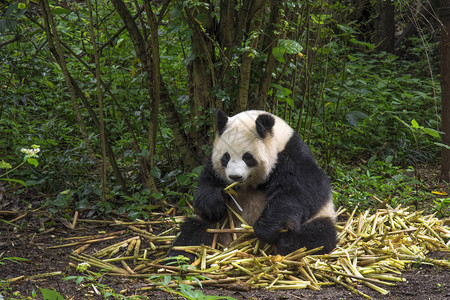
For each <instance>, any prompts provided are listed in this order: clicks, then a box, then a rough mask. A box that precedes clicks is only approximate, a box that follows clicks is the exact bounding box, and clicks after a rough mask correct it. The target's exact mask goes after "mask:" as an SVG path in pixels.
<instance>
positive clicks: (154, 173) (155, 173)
mask: <svg viewBox="0 0 450 300" xmlns="http://www.w3.org/2000/svg"><path fill="white" fill-rule="evenodd" d="M150 175H152V176H153V177H155V178H156V179H160V178H161V170H160V169H159V168H158V167H157V166H154V167H153V168H151V170H150Z"/></svg>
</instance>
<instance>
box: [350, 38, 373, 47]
mask: <svg viewBox="0 0 450 300" xmlns="http://www.w3.org/2000/svg"><path fill="white" fill-rule="evenodd" d="M349 41H350V43H352V44H355V45H360V46H364V47H367V48H369V50H372V49H374V48H375V45H373V44H371V43H366V42H361V41H358V40H357V39H355V38H351V39H350V40H349Z"/></svg>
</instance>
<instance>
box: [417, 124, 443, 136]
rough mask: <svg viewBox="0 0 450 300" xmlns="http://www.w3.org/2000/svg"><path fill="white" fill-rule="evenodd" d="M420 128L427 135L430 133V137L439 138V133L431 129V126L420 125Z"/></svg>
mask: <svg viewBox="0 0 450 300" xmlns="http://www.w3.org/2000/svg"><path fill="white" fill-rule="evenodd" d="M420 129H422V131H423V132H425V133H426V134H428V135H431V136H432V137H435V138H439V137H440V136H441V135H440V134H439V131H437V130H434V129H431V128H426V127H422V126H421V127H420Z"/></svg>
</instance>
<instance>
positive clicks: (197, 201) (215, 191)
mask: <svg viewBox="0 0 450 300" xmlns="http://www.w3.org/2000/svg"><path fill="white" fill-rule="evenodd" d="M226 185H227V183H226V182H225V181H223V180H221V179H220V178H219V177H217V175H216V172H215V171H214V167H213V164H212V161H211V158H210V159H209V160H208V162H207V163H206V164H205V168H204V169H203V171H202V174H201V175H200V177H199V179H198V186H197V189H196V190H195V195H194V210H195V213H196V214H197V216H200V217H201V218H202V219H203V220H206V221H208V222H218V221H219V220H221V219H223V217H224V216H225V214H226V206H225V203H226V195H225V192H224V191H223V189H224V187H225V186H226Z"/></svg>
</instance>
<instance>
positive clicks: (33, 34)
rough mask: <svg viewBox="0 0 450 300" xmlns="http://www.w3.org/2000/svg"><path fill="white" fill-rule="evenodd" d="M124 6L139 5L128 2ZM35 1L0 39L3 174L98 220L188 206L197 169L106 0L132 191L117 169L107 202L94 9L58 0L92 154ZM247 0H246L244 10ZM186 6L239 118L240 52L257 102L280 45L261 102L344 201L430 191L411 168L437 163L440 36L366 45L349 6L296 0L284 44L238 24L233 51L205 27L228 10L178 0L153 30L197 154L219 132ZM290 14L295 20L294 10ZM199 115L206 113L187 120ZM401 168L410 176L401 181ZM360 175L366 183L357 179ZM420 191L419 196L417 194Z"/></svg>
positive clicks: (105, 72) (285, 19) (105, 36)
mask: <svg viewBox="0 0 450 300" xmlns="http://www.w3.org/2000/svg"><path fill="white" fill-rule="evenodd" d="M127 4H130V6H129V7H130V10H132V9H131V7H132V5H131V2H130V3H127ZM33 5H34V4H33V3H32V2H30V3H28V2H26V4H25V3H22V2H19V1H12V2H10V4H9V5H8V6H7V7H6V9H5V12H4V13H3V15H2V16H1V17H0V33H2V37H1V39H2V40H1V42H3V41H7V40H8V39H10V38H13V37H14V36H16V35H18V36H20V42H12V43H8V44H5V45H4V46H2V47H0V82H2V89H0V128H2V134H1V135H0V168H1V169H2V170H6V173H3V172H2V175H0V177H1V178H0V180H3V181H5V180H7V181H8V184H16V187H21V186H23V187H25V186H26V187H27V188H28V189H33V190H35V191H37V192H39V193H43V194H45V195H46V197H47V200H46V203H47V204H48V205H49V207H50V209H51V212H52V213H58V212H65V211H67V210H69V211H70V210H71V209H76V210H80V209H88V208H90V209H94V210H95V211H97V212H98V213H100V214H109V213H111V212H114V213H118V214H121V215H127V216H128V217H129V218H131V219H135V218H149V217H151V213H152V211H153V210H154V209H155V207H156V206H160V205H159V204H163V205H164V204H165V203H176V204H177V206H178V207H181V208H183V209H189V207H190V206H189V203H190V202H191V201H192V197H193V190H194V189H195V186H196V182H197V178H198V175H199V174H200V171H201V167H199V168H197V169H194V170H187V169H186V168H185V166H183V164H182V161H183V157H181V154H180V153H178V152H177V146H176V139H175V136H174V133H173V132H172V130H171V129H170V127H169V126H168V124H167V122H168V120H167V113H166V112H165V110H164V109H163V108H164V106H162V105H161V108H160V109H161V111H160V115H159V118H158V120H150V104H151V101H152V99H149V86H148V82H147V74H146V73H145V72H144V68H143V65H142V62H141V61H140V60H139V59H137V57H136V53H135V49H134V47H133V43H132V41H131V39H130V36H129V34H128V33H127V32H119V30H121V27H122V26H123V22H122V20H121V19H120V17H119V16H118V14H117V13H116V12H115V11H114V8H113V6H112V4H111V3H109V2H106V3H105V4H104V5H99V6H96V7H95V9H94V12H93V14H94V19H95V22H97V21H99V20H101V22H98V23H97V26H98V31H97V29H96V32H95V34H96V39H97V44H98V45H99V47H100V48H101V50H100V54H101V55H100V66H101V70H100V72H101V76H102V80H103V81H104V82H105V86H103V87H102V89H103V92H104V105H105V109H104V114H105V127H106V128H105V129H106V132H107V137H108V140H109V141H110V143H111V148H112V151H113V153H114V156H115V157H116V161H117V163H118V167H119V169H120V171H121V172H122V174H123V177H124V178H125V181H126V184H127V187H128V191H127V192H123V191H122V190H121V186H119V184H118V182H117V178H116V175H115V174H114V173H113V172H111V170H110V168H108V176H107V178H108V181H109V182H108V187H109V191H108V194H107V201H106V202H102V201H99V199H101V197H100V196H101V184H100V179H99V178H100V177H99V173H100V172H99V162H98V161H96V160H98V159H99V158H100V156H99V153H101V149H100V137H99V133H98V130H97V128H96V126H95V124H94V121H93V120H92V118H91V116H90V115H89V113H88V112H87V111H86V105H85V103H87V104H89V105H90V106H91V107H92V109H93V111H94V114H98V108H97V101H98V99H97V98H98V97H97V91H96V88H97V87H96V79H95V78H94V77H93V72H92V70H93V69H94V64H93V61H94V59H93V48H92V43H91V40H90V34H89V32H88V25H89V24H88V15H89V12H88V9H87V6H86V3H84V2H76V1H75V2H74V1H71V2H70V3H68V5H67V6H64V7H62V6H59V4H58V3H57V2H52V3H51V5H52V6H51V10H52V15H53V18H54V20H55V23H56V26H57V30H58V34H59V36H60V38H61V41H62V42H63V44H64V49H65V50H64V56H65V60H66V63H67V66H68V69H69V70H70V72H71V75H72V77H73V78H74V80H75V81H76V82H77V84H78V86H79V87H80V89H81V90H82V93H81V95H77V101H78V105H79V106H80V107H81V114H82V119H83V124H84V125H85V127H86V130H87V132H88V140H89V142H90V143H91V144H92V147H93V151H94V153H88V151H87V150H86V148H87V147H86V144H85V140H84V139H83V137H82V135H81V133H80V128H79V125H78V124H77V119H76V116H75V113H74V107H73V104H72V102H71V100H70V94H69V92H68V90H67V87H66V86H65V80H64V76H63V74H62V72H61V68H60V67H59V65H58V64H57V63H56V61H55V59H54V58H53V56H52V54H51V52H50V50H49V48H48V46H49V43H48V41H47V40H46V35H45V34H44V32H43V30H42V28H41V27H40V26H37V25H36V24H35V23H34V22H33V21H32V19H30V18H28V17H27V16H28V15H29V16H31V17H34V18H37V19H38V21H39V22H40V24H42V23H43V22H42V20H41V19H40V18H41V17H42V16H41V15H38V14H35V12H34V11H33V9H31V8H33ZM243 5H244V3H243V2H242V3H241V2H240V3H238V4H237V7H236V9H240V8H242V6H243ZM283 5H284V4H283ZM162 7H163V6H155V7H154V9H155V13H156V14H159V13H160V10H161V9H162ZM185 8H190V9H192V13H194V14H196V15H195V24H196V25H198V26H199V27H200V30H201V31H202V33H203V34H204V36H203V37H202V38H204V39H205V40H206V41H210V40H213V41H214V43H213V45H214V51H215V52H214V51H213V52H212V53H211V55H212V57H208V59H210V61H209V63H208V65H205V66H204V69H203V70H201V72H202V73H206V74H207V75H208V76H209V75H211V73H212V71H215V72H217V73H216V74H215V75H216V77H215V80H216V81H217V82H216V84H215V85H214V86H213V88H212V89H211V90H209V91H205V92H207V93H209V94H208V95H210V96H211V99H210V100H211V103H214V104H215V105H216V104H217V105H218V106H222V107H223V108H224V109H225V110H228V111H230V112H231V111H233V110H234V109H235V106H236V101H237V100H236V98H237V95H238V87H239V80H240V75H241V74H240V73H239V71H240V67H241V63H242V58H241V57H242V55H243V53H251V55H252V57H253V61H252V67H251V78H250V82H249V85H250V92H249V100H251V101H252V100H254V99H255V98H256V97H257V92H258V88H259V84H260V82H261V79H262V76H263V75H264V66H265V63H267V61H268V60H269V57H268V54H270V53H271V54H272V55H273V57H274V58H275V60H276V64H277V65H276V66H277V67H276V68H275V69H274V71H273V74H271V79H272V82H271V84H270V90H269V95H268V99H267V105H266V109H268V110H272V111H273V112H275V113H278V114H279V115H280V116H281V117H284V118H285V119H286V120H287V121H288V122H290V124H291V125H292V126H293V127H294V128H295V129H296V130H297V131H298V132H299V133H300V134H301V136H302V137H303V138H304V139H305V141H306V142H307V143H308V145H310V146H311V148H312V149H313V151H314V152H315V154H316V156H317V157H318V159H319V160H320V161H321V165H324V166H327V165H328V169H331V170H334V171H333V172H335V174H333V177H334V179H335V182H336V185H337V186H339V187H345V186H347V187H346V188H344V189H342V190H339V189H336V190H338V191H339V193H342V195H343V196H342V197H341V196H339V195H338V197H337V198H338V199H339V200H338V202H339V203H340V204H347V205H354V204H355V203H356V202H358V197H361V198H362V199H363V203H365V204H364V205H366V206H369V205H375V204H376V203H375V201H374V200H373V199H374V198H373V196H376V197H379V198H383V197H388V196H389V195H392V196H391V197H393V198H392V199H394V200H392V201H397V202H405V203H406V202H408V201H409V202H418V201H420V200H421V199H422V198H423V197H425V195H421V194H420V193H418V195H414V193H413V190H414V189H413V188H412V186H415V185H419V184H418V183H416V182H414V179H412V178H414V175H413V174H412V171H410V170H412V169H413V168H410V167H409V166H414V167H415V166H417V165H420V164H427V163H430V162H431V163H432V162H434V161H436V160H437V157H438V154H439V150H440V147H443V146H444V145H442V144H441V143H440V140H439V137H438V135H439V134H440V132H439V131H438V128H439V123H440V119H439V116H437V115H436V112H438V111H439V110H440V108H439V104H438V101H437V99H436V97H437V95H439V92H440V91H439V88H440V87H439V86H438V85H436V82H438V80H437V78H433V77H431V75H430V74H429V70H432V71H434V72H436V73H437V70H436V66H435V64H434V61H433V59H434V56H431V57H430V59H431V65H428V61H427V60H426V59H425V57H424V52H425V50H426V52H427V53H431V55H434V54H433V53H434V52H435V49H437V48H436V45H435V44H434V42H433V40H432V39H431V38H428V37H427V36H425V38H426V39H427V41H428V42H429V44H428V45H424V43H423V41H422V40H420V39H418V38H412V39H411V40H410V42H409V46H408V47H405V48H404V49H402V51H403V52H402V54H401V55H399V56H398V55H393V54H389V53H384V52H377V51H376V45H373V44H371V43H369V42H368V41H370V38H368V36H370V34H372V32H361V28H362V26H361V24H360V23H359V22H356V21H355V20H350V19H348V16H351V15H352V13H353V10H354V8H352V7H349V6H346V5H343V4H342V3H341V2H333V3H326V4H324V3H322V2H306V1H301V2H295V1H294V2H292V1H288V2H286V3H285V6H283V7H282V8H281V9H280V10H279V13H280V16H281V19H280V22H279V23H277V24H272V25H273V29H271V30H273V32H274V34H275V36H276V39H275V40H276V41H277V44H274V45H272V44H270V45H269V46H267V45H265V44H264V43H265V41H264V38H265V37H266V36H268V35H269V34H271V33H270V32H269V27H265V26H262V27H261V28H262V29H258V30H253V31H250V30H249V32H243V33H242V36H240V37H239V38H238V37H236V40H237V42H236V43H235V44H234V45H233V46H232V47H231V48H221V41H219V40H217V36H216V35H215V34H216V32H214V30H213V28H209V27H208V22H210V21H211V20H212V19H213V20H218V19H220V17H221V14H220V7H212V6H210V5H209V4H208V2H199V1H192V0H189V1H181V2H170V3H169V6H168V7H167V11H166V13H165V14H164V15H163V17H162V24H164V26H159V27H158V30H159V45H160V49H159V53H160V55H161V57H160V59H161V62H160V65H161V77H162V81H163V82H164V83H165V87H166V88H167V89H168V91H167V92H168V94H169V95H170V99H171V100H172V101H173V105H174V107H175V109H176V111H177V113H178V115H179V117H180V119H181V124H180V126H181V128H183V130H184V133H185V134H186V135H190V134H192V135H193V136H194V137H195V138H196V141H198V143H199V145H198V146H199V147H198V149H199V150H198V151H203V152H204V153H207V154H208V153H210V146H209V145H210V142H208V141H211V140H212V138H213V134H212V131H208V128H209V127H211V126H212V124H213V122H214V120H213V119H214V109H213V108H212V107H203V106H201V107H197V106H196V105H197V104H195V101H194V100H195V99H193V98H192V91H191V90H190V89H192V85H191V82H192V80H193V78H192V76H193V72H192V66H193V62H194V61H195V60H197V59H199V58H201V57H200V56H201V55H203V54H202V53H203V52H204V51H203V50H201V51H200V54H201V55H200V54H198V53H199V51H198V49H195V47H197V46H196V45H195V44H194V43H193V40H198V39H197V37H196V36H194V35H195V34H196V33H195V32H196V31H195V30H194V29H193V26H192V25H193V24H192V23H189V22H188V21H187V19H189V18H187V16H186V9H185ZM268 12H269V11H268V10H267V11H265V13H264V14H263V20H262V21H263V24H264V25H266V24H268V20H269V17H270V16H269V14H268ZM133 13H135V11H133ZM292 15H296V17H295V18H289V16H292ZM373 17H374V16H371V19H370V20H371V21H373ZM145 19H146V16H145V12H143V13H142V15H140V18H138V20H143V23H142V24H141V25H140V28H141V29H142V30H143V31H145V32H146V34H147V36H148V33H149V32H148V29H149V28H148V25H147V24H145ZM400 25H402V24H400ZM245 28H246V30H247V29H248V28H247V27H245ZM116 34H118V35H116ZM253 42H257V43H255V44H253ZM252 45H253V46H252ZM264 47H267V49H266V48H264ZM424 47H427V49H425V48H424ZM68 49H70V51H69V50H68ZM196 50H197V51H196ZM266 50H268V51H266ZM265 53H266V54H267V55H266V54H265ZM205 55H206V54H205ZM211 67H212V68H213V69H211ZM219 71H222V72H223V73H222V74H219V73H218V72H219ZM211 77H212V75H211ZM208 78H209V77H208ZM200 87H201V88H204V87H203V86H200ZM81 96H84V97H85V99H84V100H85V102H82V101H81ZM164 105H166V104H164ZM119 106H120V108H119ZM193 111H200V113H199V115H198V116H195V118H192V116H191V112H193ZM124 116H125V117H124ZM299 118H300V120H299ZM125 119H127V121H125ZM151 122H155V123H158V125H159V128H158V131H157V136H156V148H155V156H154V157H153V158H154V165H153V167H152V168H151V169H150V174H151V175H152V176H153V178H155V180H156V183H157V188H158V190H157V191H152V192H150V191H149V189H147V188H145V187H144V184H143V181H142V176H141V175H142V170H141V165H140V164H139V160H141V159H146V158H148V155H149V153H150V149H149V147H148V146H147V144H148V137H149V132H148V130H149V123H151ZM208 134H209V136H208ZM200 141H201V142H200ZM203 142H204V145H201V143H203ZM135 143H137V145H138V146H139V148H140V150H139V151H138V150H136V149H135ZM30 144H38V145H41V146H42V153H41V154H42V155H41V156H42V157H40V158H39V163H38V161H37V160H36V158H34V157H28V158H27V159H26V160H22V159H21V158H20V156H19V155H18V154H19V153H20V148H21V146H19V145H30ZM371 158H372V159H371ZM355 162H358V163H359V162H363V163H364V165H363V166H359V167H356V168H350V171H347V168H346V167H344V166H342V164H349V165H350V166H353V165H355V164H356V163H355ZM366 162H367V163H366ZM12 166H16V167H15V168H14V169H13V168H12ZM7 168H9V169H7ZM344 170H345V171H344ZM404 170H406V171H405V172H406V174H407V175H405V176H406V177H402V176H403V175H402V174H404ZM13 171H14V172H13ZM333 172H332V173H333ZM361 182H364V183H365V186H361V185H360V186H358V184H360V183H361ZM18 192H23V190H20V189H19V190H18ZM416 196H418V197H419V198H418V199H414V197H416ZM346 197H348V198H346ZM436 201H437V200H436ZM443 203H445V200H444V201H443Z"/></svg>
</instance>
